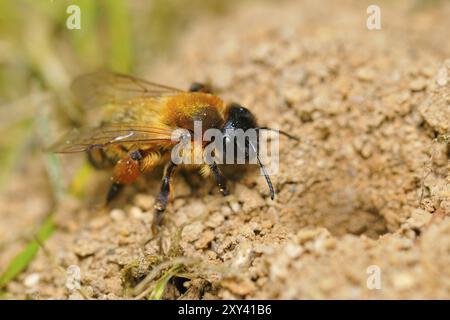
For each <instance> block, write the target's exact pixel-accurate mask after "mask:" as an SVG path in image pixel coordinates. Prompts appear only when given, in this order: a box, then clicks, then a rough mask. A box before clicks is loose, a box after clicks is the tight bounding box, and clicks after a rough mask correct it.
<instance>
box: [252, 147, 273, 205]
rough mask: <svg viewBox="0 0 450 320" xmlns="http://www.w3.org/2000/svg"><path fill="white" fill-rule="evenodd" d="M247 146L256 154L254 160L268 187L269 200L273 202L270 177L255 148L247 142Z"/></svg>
mask: <svg viewBox="0 0 450 320" xmlns="http://www.w3.org/2000/svg"><path fill="white" fill-rule="evenodd" d="M249 144H250V146H251V147H252V149H253V151H254V152H255V153H256V159H257V160H258V164H259V167H260V168H261V170H262V172H263V175H264V178H266V182H267V185H268V186H269V191H270V199H272V200H273V199H274V198H275V191H274V190H273V185H272V181H271V180H270V176H269V175H268V173H267V171H266V168H265V167H264V165H263V163H262V162H261V159H260V158H259V153H258V151H257V150H256V148H255V146H254V145H253V143H251V142H249Z"/></svg>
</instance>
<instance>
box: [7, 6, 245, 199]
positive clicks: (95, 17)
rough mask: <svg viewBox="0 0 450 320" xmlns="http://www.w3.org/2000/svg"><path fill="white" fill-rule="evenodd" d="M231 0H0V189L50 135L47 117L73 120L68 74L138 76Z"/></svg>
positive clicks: (218, 12)
mask: <svg viewBox="0 0 450 320" xmlns="http://www.w3.org/2000/svg"><path fill="white" fill-rule="evenodd" d="M236 2H237V1H230V0H228V1H223V0H152V1H141V0H131V1H125V0H97V1H93V0H17V1H14V0H2V1H0V12H1V14H0V191H1V189H2V187H3V186H4V185H5V181H6V180H7V178H8V177H9V176H10V174H11V173H12V172H13V171H14V168H17V167H20V165H21V163H20V162H21V161H23V159H27V157H28V156H29V153H30V152H33V151H36V150H38V149H39V148H36V146H41V145H42V144H45V142H49V140H51V139H53V138H54V137H52V131H53V130H51V126H52V125H54V122H55V121H54V119H52V118H55V117H56V118H58V119H57V122H59V123H63V124H64V123H65V124H66V125H69V126H70V124H72V125H73V124H75V123H77V121H78V118H77V116H79V114H77V110H76V109H75V108H74V104H73V102H72V100H71V95H70V92H69V89H68V88H69V85H70V82H71V81H72V79H73V78H74V77H75V76H77V75H79V74H81V73H85V72H92V71H95V70H99V69H108V70H112V71H117V72H123V73H131V74H136V75H139V74H142V70H143V69H145V70H149V68H151V65H152V64H154V63H156V62H157V61H158V60H159V59H160V58H168V57H170V54H171V52H173V48H175V47H176V45H175V44H176V42H177V40H178V39H179V37H181V36H182V31H183V30H185V29H186V28H187V27H188V26H189V25H190V24H191V22H193V21H195V20H196V19H197V18H198V17H200V16H205V15H211V16H218V15H221V14H223V13H225V12H226V11H227V10H228V9H229V8H230V6H232V5H233V4H234V3H236ZM241 2H242V1H241ZM74 4H75V5H77V6H78V7H79V8H80V12H81V15H80V18H81V29H79V30H78V29H73V30H70V29H68V28H67V26H66V23H67V19H68V18H69V16H70V15H71V14H70V13H67V9H68V7H69V6H70V5H74ZM42 140H44V141H42ZM47 161H50V164H54V163H55V161H57V160H56V159H53V160H52V159H51V156H50V158H49V159H47ZM50 171H53V172H56V171H57V170H56V169H55V168H53V169H51V168H50Z"/></svg>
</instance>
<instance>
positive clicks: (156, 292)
mask: <svg viewBox="0 0 450 320" xmlns="http://www.w3.org/2000/svg"><path fill="white" fill-rule="evenodd" d="M182 267H183V266H182V265H175V266H173V267H172V268H170V269H169V270H168V271H167V272H166V273H165V274H164V275H163V276H162V277H161V278H160V279H159V280H158V281H157V282H156V284H155V287H154V288H153V290H152V292H150V295H149V296H148V299H149V300H161V299H162V296H163V294H164V291H165V290H166V286H167V283H168V282H169V280H170V279H171V278H172V277H173V276H174V275H176V274H177V272H178V271H180V269H181V268H182Z"/></svg>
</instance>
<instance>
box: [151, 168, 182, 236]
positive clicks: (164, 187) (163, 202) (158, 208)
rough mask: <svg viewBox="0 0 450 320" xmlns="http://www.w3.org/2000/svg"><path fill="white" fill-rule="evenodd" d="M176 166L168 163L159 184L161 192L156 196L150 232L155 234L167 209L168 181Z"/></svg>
mask: <svg viewBox="0 0 450 320" xmlns="http://www.w3.org/2000/svg"><path fill="white" fill-rule="evenodd" d="M176 166H177V165H176V164H174V163H173V162H169V163H168V164H167V165H166V167H165V168H164V175H163V178H162V182H161V191H160V192H159V194H158V197H157V198H156V202H155V206H154V208H155V213H154V218H153V224H152V231H153V232H154V233H155V232H156V233H157V231H158V229H159V226H160V225H161V222H162V219H163V214H164V211H165V210H166V207H167V202H168V201H169V195H170V179H171V178H172V174H173V171H174V169H175V167H176Z"/></svg>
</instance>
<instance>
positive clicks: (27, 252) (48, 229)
mask: <svg viewBox="0 0 450 320" xmlns="http://www.w3.org/2000/svg"><path fill="white" fill-rule="evenodd" d="M54 229H55V226H54V222H53V218H52V216H51V215H50V216H49V217H47V218H46V219H45V221H44V222H43V223H42V225H41V227H40V228H39V230H38V232H37V234H36V237H37V239H35V240H32V241H30V243H28V245H27V246H26V247H25V249H24V250H23V251H22V252H20V253H19V254H18V255H17V256H16V257H15V258H14V259H13V260H12V261H11V263H10V264H9V265H8V267H7V268H6V270H5V271H4V272H3V273H2V274H1V275H0V288H4V287H5V286H6V285H7V284H8V282H10V281H11V280H13V279H14V278H15V277H16V276H17V275H19V274H20V273H21V272H22V271H24V270H25V269H26V268H27V267H28V265H29V264H30V262H31V261H32V260H33V258H34V257H35V255H36V254H37V252H38V250H39V247H40V243H42V242H43V241H45V240H46V239H48V238H49V237H50V235H51V234H52V233H53V231H54Z"/></svg>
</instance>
